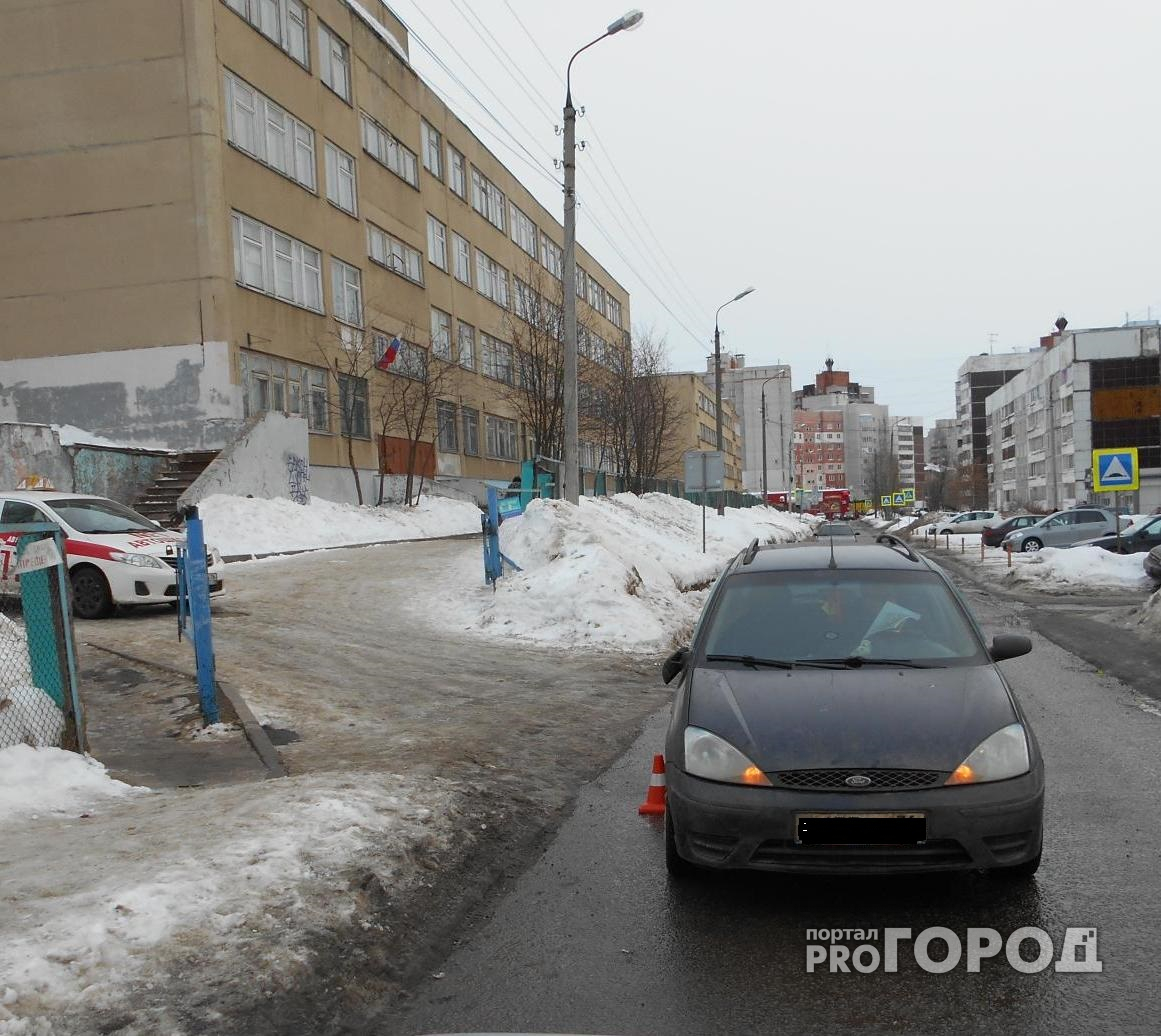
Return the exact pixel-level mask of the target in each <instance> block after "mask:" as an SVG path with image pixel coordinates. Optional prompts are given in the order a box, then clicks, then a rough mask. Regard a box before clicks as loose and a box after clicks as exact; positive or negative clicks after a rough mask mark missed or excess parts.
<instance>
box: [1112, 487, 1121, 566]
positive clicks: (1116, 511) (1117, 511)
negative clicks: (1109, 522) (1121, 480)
mask: <svg viewBox="0 0 1161 1036" xmlns="http://www.w3.org/2000/svg"><path fill="white" fill-rule="evenodd" d="M1113 515H1114V518H1115V520H1116V523H1117V553H1118V554H1120V552H1121V494H1120V493H1114V494H1113Z"/></svg>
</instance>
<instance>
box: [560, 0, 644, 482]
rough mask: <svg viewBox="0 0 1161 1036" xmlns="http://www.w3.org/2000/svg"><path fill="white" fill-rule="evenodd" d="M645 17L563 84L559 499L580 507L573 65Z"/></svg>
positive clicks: (634, 14) (623, 21) (629, 21)
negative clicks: (576, 68)
mask: <svg viewBox="0 0 1161 1036" xmlns="http://www.w3.org/2000/svg"><path fill="white" fill-rule="evenodd" d="M644 17H645V15H644V14H642V13H641V12H640V11H637V10H633V11H630V12H629V13H628V14H625V15H622V16H621V17H620V18H618V19H617V20H616V21H615V22H613V23H612V24H611V25H610V26H609V27H608V28H607V29H606V30H605V31H604V32H603V33H602V34H601V35H600V36H598V37H597V38H596V39H595V40H593V41H592V42H590V43H586V44H585V45H584V46H583V47H581V49H580V50H578V51H577V52H576V54H574V55H573V56H572V57H571V58H569V59H568V69H567V70H566V71H565V76H564V81H565V86H564V269H563V270H562V271H561V287H562V289H563V291H564V386H563V396H564V399H563V401H562V402H563V409H564V458H563V468H564V470H563V471H562V472H561V475H560V495H561V497H562V498H563V499H565V500H567V501H568V502H569V503H570V504H578V503H580V490H581V484H580V483H581V478H580V415H579V409H580V408H579V405H578V401H577V355H576V354H577V348H576V109H575V108H574V107H573V104H572V63H573V62H574V61H576V59H577V56H578V55H580V54H582V53H583V52H584V51H586V50H588V49H589V47H591V46H593V45H594V44H597V43H600V42H601V40H603V39H605V37H606V36H612V35H613V34H614V33H618V32H620V31H621V30H622V29H635V28H637V26H638V25H640V24H641V22H642V20H643V19H644Z"/></svg>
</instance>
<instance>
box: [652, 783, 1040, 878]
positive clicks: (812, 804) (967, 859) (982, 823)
mask: <svg viewBox="0 0 1161 1036" xmlns="http://www.w3.org/2000/svg"><path fill="white" fill-rule="evenodd" d="M667 773H668V784H669V788H668V794H667V808H668V809H669V810H670V812H671V817H672V822H673V830H674V839H675V841H676V843H677V849H678V852H679V854H680V855H681V856H682V857H683V858H684V859H686V860H689V861H690V862H692V863H696V864H698V865H700V866H703V867H712V868H728V869H738V868H750V869H755V870H768V871H779V872H784V873H813V874H902V873H915V872H925V871H960V870H977V869H991V868H996V867H1008V866H1014V865H1016V864H1020V863H1023V862H1025V861H1027V860H1030V859H1032V858H1033V857H1035V856H1036V854H1037V853H1038V852H1040V844H1041V838H1042V835H1043V824H1044V820H1043V816H1044V776H1043V770H1042V769H1038V770H1034V771H1032V772H1031V773H1028V774H1025V775H1024V776H1022V777H1015V778H1013V779H1011V780H1007V781H995V782H991V783H988V784H978V785H971V786H959V787H950V788H948V787H938V788H927V789H922V790H915V791H901V792H900V791H896V792H829V791H827V792H804V791H799V790H794V789H786V788H752V787H745V786H741V785H730V784H718V783H716V782H714V781H706V780H702V779H700V778H697V777H691V776H690V775H688V774H686V773H683V772H681V771H680V770H679V769H678V768H677V767H676V766H671V767H667ZM883 812H904V813H922V814H923V815H924V816H925V817H926V819H927V839H926V841H925V842H921V843H919V844H918V845H908V846H893V845H837V846H831V845H804V844H801V843H799V842H798V841H797V817H798V814H800V813H883Z"/></svg>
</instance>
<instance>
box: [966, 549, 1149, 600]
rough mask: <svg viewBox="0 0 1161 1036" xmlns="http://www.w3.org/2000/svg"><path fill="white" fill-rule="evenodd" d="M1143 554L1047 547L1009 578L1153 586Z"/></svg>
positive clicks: (1056, 583)
mask: <svg viewBox="0 0 1161 1036" xmlns="http://www.w3.org/2000/svg"><path fill="white" fill-rule="evenodd" d="M954 538H955V537H952V539H953V540H954ZM1143 557H1144V555H1142V554H1114V553H1113V552H1112V551H1109V550H1102V549H1101V548H1100V547H1065V548H1057V547H1047V548H1045V549H1044V550H1041V551H1039V552H1037V553H1036V554H1034V555H1033V556H1031V557H1029V558H1028V559H1027V561H1026V562H1025V563H1024V564H1022V565H1020V566H1018V567H1016V568H1013V569H1011V571H1009V572H1007V574H1006V576H1005V579H1006V581H1007V582H1009V583H1032V584H1034V585H1036V586H1038V587H1039V588H1050V587H1096V588H1109V587H1114V588H1122V589H1132V590H1136V589H1140V588H1144V587H1149V586H1152V585H1153V584H1152V582H1151V581H1150V580H1149V579H1148V578H1147V577H1146V575H1145V570H1144V568H1143V567H1142V558H1143Z"/></svg>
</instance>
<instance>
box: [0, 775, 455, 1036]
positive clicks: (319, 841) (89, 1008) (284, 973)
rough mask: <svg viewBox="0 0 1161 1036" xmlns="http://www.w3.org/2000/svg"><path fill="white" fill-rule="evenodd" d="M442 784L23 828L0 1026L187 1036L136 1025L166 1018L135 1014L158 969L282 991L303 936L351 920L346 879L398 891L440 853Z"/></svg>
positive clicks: (345, 787)
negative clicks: (128, 1024) (129, 1025)
mask: <svg viewBox="0 0 1161 1036" xmlns="http://www.w3.org/2000/svg"><path fill="white" fill-rule="evenodd" d="M452 791H453V788H452V786H451V785H449V784H448V783H447V782H443V781H438V780H430V779H429V780H425V781H423V782H422V784H421V783H420V782H409V781H406V780H403V779H401V778H398V777H394V776H392V775H389V774H378V773H377V774H358V773H355V774H343V775H337V774H330V775H321V776H312V777H295V778H289V779H287V780H283V781H269V782H265V783H263V784H259V785H255V784H247V785H236V786H227V787H221V788H214V789H209V790H204V789H203V790H199V791H196V792H192V791H176V792H165V793H160V792H159V793H154V794H151V795H147V796H143V797H139V798H134V799H131V800H128V801H126V802H123V803H119V804H117V806H116V807H114V808H113V809H112V810H111V811H109V812H108V815H100V816H95V817H90V818H88V819H83V820H80V819H78V820H72V819H69V820H62V819H59V818H51V819H45V820H42V821H40V822H39V823H38V824H31V825H27V824H26V825H25V827H24V828H22V830H21V831H20V834H19V837H20V841H21V845H22V850H21V852H20V853H19V854H18V855H17V857H16V858H15V859H11V860H9V861H8V865H7V866H6V868H5V898H6V901H7V902H10V903H11V904H13V909H10V910H7V911H4V912H3V913H0V976H2V978H0V1033H25V1032H31V1033H39V1032H50V1031H53V1029H52V1025H53V1024H54V1023H55V1024H61V1023H62V1021H63V1022H65V1024H63V1025H62V1028H65V1029H67V1031H70V1032H73V1031H84V1032H93V1031H96V1026H95V1025H92V1022H93V1013H94V1012H100V1011H102V1010H124V1009H126V1008H131V1009H132V1012H133V1014H134V1016H135V1017H134V1023H135V1024H134V1028H133V1031H135V1032H178V1031H182V1032H185V1031H191V1030H189V1029H187V1028H186V1026H185V1025H184V1024H178V1023H177V1021H176V1020H175V1019H173V1018H172V1017H154V1018H149V1017H147V1013H148V1012H149V1011H151V1010H158V1011H165V1010H167V1009H166V1008H164V1007H163V1006H162V1007H156V1008H151V1007H150V1003H149V998H150V996H151V995H152V994H149V993H147V992H146V990H148V989H152V988H154V987H156V989H157V990H158V995H160V996H162V997H164V996H165V994H164V989H165V984H166V983H167V982H168V981H170V978H169V976H170V975H171V974H172V973H174V969H176V973H180V974H183V975H184V976H185V977H186V980H187V981H189V982H191V983H195V984H197V983H201V984H203V985H204V986H205V987H206V988H214V987H215V986H226V987H228V986H230V985H231V984H232V983H233V982H236V981H237V976H238V972H237V969H238V961H241V960H244V961H246V962H247V967H248V968H249V969H250V970H251V973H252V975H253V976H254V983H255V986H254V995H255V996H261V990H263V989H266V990H270V989H272V988H278V987H279V986H280V985H293V982H294V976H295V974H297V973H298V972H300V971H301V969H302V968H304V967H309V961H310V958H309V951H308V950H307V949H306V948H305V947H304V946H303V945H302V944H301V939H302V938H303V937H304V933H309V932H311V931H312V930H324V929H328V928H332V927H334V925H335V923H336V919H337V918H344V917H350V916H351V915H352V914H354V913H355V912H356V911H358V910H359V909H360V906H359V903H360V898H359V896H360V894H359V888H358V885H357V882H358V880H359V879H361V878H362V877H364V876H365V875H368V873H369V872H370V873H372V874H373V875H374V876H375V878H377V879H378V882H379V883H380V884H381V885H382V887H383V888H385V889H388V890H391V891H395V890H398V889H402V888H405V887H407V886H409V885H410V884H412V883H414V882H415V881H416V880H418V876H419V875H421V874H423V873H424V871H423V869H422V863H421V860H420V859H418V858H416V857H417V856H419V857H422V856H423V854H424V852H425V851H435V850H439V849H441V847H446V845H447V844H448V841H449V839H450V838H451V837H452V834H451V831H450V829H451V828H452V827H453V826H454V823H455V819H454V818H455V813H454V810H453V809H452V805H451V795H452ZM5 855H6V856H8V855H10V854H5ZM78 861H83V865H78ZM351 868H356V870H354V871H352V870H351ZM352 874H354V879H355V880H354V883H353V882H352ZM267 995H269V993H268V994H267ZM77 1015H80V1017H79V1019H78V1017H77ZM73 1023H76V1024H73ZM197 1031H206V1030H205V1029H203V1028H200V1027H199V1028H198V1030H197Z"/></svg>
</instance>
